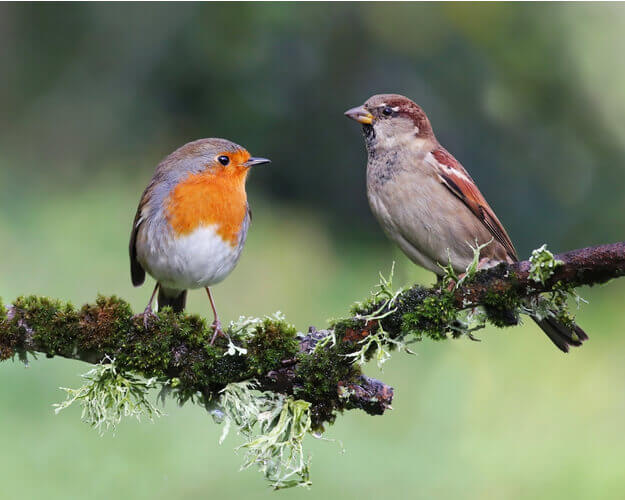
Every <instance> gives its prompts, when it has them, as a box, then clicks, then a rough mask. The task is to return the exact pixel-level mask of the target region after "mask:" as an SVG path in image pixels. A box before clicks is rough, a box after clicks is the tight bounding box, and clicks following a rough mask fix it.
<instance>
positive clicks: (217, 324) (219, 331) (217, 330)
mask: <svg viewBox="0 0 625 500" xmlns="http://www.w3.org/2000/svg"><path fill="white" fill-rule="evenodd" d="M211 327H212V328H213V331H214V332H215V333H213V338H212V339H211V345H213V344H214V343H215V339H216V338H217V336H221V337H226V338H227V339H228V340H230V336H229V335H228V334H227V333H226V332H224V331H223V330H222V328H221V321H219V320H218V319H216V320H215V321H213V324H212V325H211Z"/></svg>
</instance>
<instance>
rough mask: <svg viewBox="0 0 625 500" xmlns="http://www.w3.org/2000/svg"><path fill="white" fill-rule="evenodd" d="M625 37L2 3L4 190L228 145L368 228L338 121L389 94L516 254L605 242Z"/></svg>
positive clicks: (620, 205)
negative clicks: (424, 119)
mask: <svg viewBox="0 0 625 500" xmlns="http://www.w3.org/2000/svg"><path fill="white" fill-rule="evenodd" d="M624 29H625V7H624V6H622V5H612V6H597V5H564V4H553V5H547V4H542V5H538V4H522V5H519V4H499V5H493V4H488V5H475V4H462V5H459V4H388V3H368V4H340V3H334V4H331V5H330V4H295V3H269V4H266V3H246V4H210V3H209V4H180V5H174V4H158V5H151V6H149V7H147V6H145V5H138V4H136V5H119V4H109V5H105V4H80V5H39V4H31V5H19V4H2V5H0V67H1V68H2V70H3V71H2V73H3V77H2V79H1V80H2V81H1V83H0V110H1V116H0V152H1V153H0V155H1V156H0V162H1V165H2V166H1V172H0V173H3V174H4V175H2V176H1V178H0V181H1V182H2V185H3V186H10V185H11V184H12V183H14V182H26V181H27V180H29V179H30V180H32V179H33V176H37V177H38V179H40V182H46V183H52V184H53V185H54V184H67V183H75V184H76V185H79V183H82V182H89V179H90V178H91V176H92V175H93V174H94V172H102V171H105V172H111V174H112V175H118V176H119V178H120V179H127V178H128V176H129V175H136V176H140V177H141V178H143V179H146V178H147V177H148V176H149V175H150V173H151V171H152V170H153V168H154V166H155V164H156V162H157V161H158V160H159V159H160V158H161V157H163V156H164V155H165V154H167V153H169V152H170V151H171V150H172V149H174V148H175V147H177V146H179V145H181V144H182V143H184V142H186V141H188V140H190V139H194V138H198V137H204V136H225V137H228V138H231V139H233V140H235V141H238V142H240V143H242V144H244V145H245V146H247V147H248V148H249V149H250V150H252V151H253V152H254V153H255V154H262V155H266V156H269V157H271V158H272V159H273V160H274V163H273V165H272V167H271V168H268V169H265V171H263V172H262V173H261V172H257V175H256V176H255V178H254V179H253V185H254V186H255V187H260V188H262V189H263V190H264V191H265V192H266V193H267V194H269V195H271V196H273V197H275V198H276V199H279V200H281V201H284V202H296V203H299V204H302V205H304V204H305V205H311V204H313V205H314V207H315V210H316V211H317V212H319V213H320V214H322V215H324V216H327V220H328V221H332V222H334V223H335V224H334V225H335V227H336V228H338V229H342V228H344V227H345V226H346V225H347V224H348V225H349V227H355V228H356V229H361V230H362V229H369V228H370V226H369V225H370V224H371V222H372V221H371V218H370V215H369V212H368V208H367V206H366V199H365V197H364V195H363V193H364V173H363V169H364V163H365V154H364V147H363V145H362V141H361V139H360V138H359V132H358V130H357V127H356V126H355V124H353V123H351V122H348V121H347V120H345V119H344V118H343V117H342V111H343V110H345V109H346V108H347V107H351V106H353V105H356V104H359V103H360V102H362V101H364V99H366V98H367V97H368V96H369V95H371V94H373V93H376V92H381V91H397V92H400V93H404V94H406V95H408V96H410V97H412V98H413V99H414V100H415V101H417V102H418V103H420V104H421V105H422V106H423V107H424V109H425V110H426V111H427V112H428V114H429V115H430V117H431V120H432V122H433V124H434V127H435V130H436V131H437V134H438V137H439V139H440V140H441V142H443V143H444V145H445V146H447V147H448V149H450V150H451V151H452V153H454V154H455V155H456V156H457V157H458V158H459V159H460V161H461V162H462V163H464V164H465V166H466V167H467V168H468V169H469V170H470V172H471V173H472V174H473V175H474V177H475V178H476V180H477V181H478V183H479V185H480V186H481V188H482V190H483V191H484V193H485V195H486V197H487V199H489V200H490V201H491V203H492V205H493V206H494V208H495V209H496V211H497V212H498V214H499V215H500V216H501V218H502V219H503V221H504V223H505V224H506V225H507V226H508V227H509V229H510V232H511V234H512V236H513V238H514V239H515V240H516V241H517V243H518V246H519V250H520V252H521V253H526V252H527V251H529V250H530V249H531V248H535V247H536V246H537V244H539V243H542V242H543V241H548V242H549V243H550V245H551V246H552V248H554V249H555V250H560V249H563V248H565V247H571V246H579V245H581V244H584V243H592V242H598V241H608V240H612V239H615V238H617V237H619V236H618V235H620V234H622V232H623V229H624V228H625V222H624V219H623V217H622V216H621V214H622V213H623V210H624V209H625V196H623V190H622V186H623V177H624V175H625V172H624V164H625V162H624V158H625V92H624V91H623V90H622V89H623V88H625V65H623V64H622V53H623V49H624V48H625V47H624V45H625V37H624V36H623V35H622V33H623V32H624ZM259 170H260V169H259ZM533 220H540V221H541V223H540V224H528V221H533ZM582 233H583V236H582ZM374 234H376V235H379V236H380V238H381V233H379V232H375V233H374Z"/></svg>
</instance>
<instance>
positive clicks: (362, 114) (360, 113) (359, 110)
mask: <svg viewBox="0 0 625 500" xmlns="http://www.w3.org/2000/svg"><path fill="white" fill-rule="evenodd" d="M345 116H347V118H351V119H352V120H356V121H357V122H358V123H362V124H363V125H371V123H373V115H372V114H371V113H369V111H367V110H366V109H365V107H364V106H358V107H356V108H352V109H348V110H347V111H345Z"/></svg>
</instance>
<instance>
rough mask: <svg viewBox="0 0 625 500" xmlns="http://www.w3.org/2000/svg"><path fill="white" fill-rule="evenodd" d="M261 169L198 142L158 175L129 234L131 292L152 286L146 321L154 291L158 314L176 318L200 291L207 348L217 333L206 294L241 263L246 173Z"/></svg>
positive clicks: (244, 155) (239, 153) (219, 142)
mask: <svg viewBox="0 0 625 500" xmlns="http://www.w3.org/2000/svg"><path fill="white" fill-rule="evenodd" d="M265 163H269V160H267V159H265V158H253V157H252V156H250V154H249V153H248V152H247V151H246V150H245V149H244V148H242V147H241V146H239V145H238V144H235V143H233V142H230V141H227V140H225V139H200V140H197V141H193V142H189V143H188V144H185V145H184V146H182V147H180V148H179V149H177V150H176V151H174V152H173V153H171V154H170V155H169V156H168V157H167V158H165V159H164V160H163V161H161V163H160V164H159V165H158V167H156V172H155V173H154V176H153V177H152V180H151V181H150V183H149V184H148V187H147V188H146V189H145V191H144V192H143V195H142V196H141V201H140V202H139V208H138V209H137V213H136V215H135V219H134V222H133V224H132V231H131V233H130V274H131V277H132V284H133V285H134V286H139V285H141V284H143V282H144V280H145V273H146V271H147V272H148V273H149V274H150V275H151V276H152V277H154V279H155V280H156V286H155V287H154V291H153V292H152V296H151V298H150V301H149V302H148V305H147V307H146V309H145V313H144V321H147V318H148V317H149V315H150V314H152V302H153V301H154V296H155V295H156V292H157V291H158V308H159V310H160V309H161V308H163V307H165V306H171V307H172V309H173V310H174V311H175V312H180V311H182V310H183V309H184V307H185V303H186V297H187V289H189V288H191V289H193V288H205V289H206V293H207V294H208V298H209V300H210V304H211V308H212V310H213V315H214V319H215V321H214V323H213V328H214V330H215V334H214V336H213V339H212V341H211V343H212V342H214V340H215V337H216V336H217V334H219V333H223V332H222V330H221V322H220V321H219V316H218V314H217V309H216V308H215V303H214V301H213V297H212V294H211V291H210V288H209V287H210V286H211V285H214V284H216V283H219V282H220V281H222V280H223V279H224V278H225V277H226V276H228V274H230V272H231V271H232V270H233V269H234V267H235V265H236V264H237V262H238V260H239V257H240V255H241V251H242V250H243V246H244V245H245V239H246V237H247V230H248V228H249V225H250V219H251V216H250V209H249V206H248V203H247V195H246V192H245V180H246V178H247V174H248V172H249V169H250V167H252V166H254V165H262V164H265Z"/></svg>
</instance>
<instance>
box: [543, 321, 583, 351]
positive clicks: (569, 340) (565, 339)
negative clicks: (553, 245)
mask: <svg viewBox="0 0 625 500" xmlns="http://www.w3.org/2000/svg"><path fill="white" fill-rule="evenodd" d="M532 319H533V320H534V321H535V322H536V324H537V325H538V326H540V328H541V329H542V331H543V332H545V333H546V334H547V337H549V339H550V340H551V342H553V343H554V344H555V345H556V347H557V348H558V349H560V350H561V351H562V352H569V348H570V346H575V347H578V346H580V345H582V343H583V342H584V341H585V340H588V335H586V332H585V331H584V330H582V329H581V328H580V327H579V326H577V325H576V324H572V325H571V326H568V325H565V324H564V323H561V322H560V321H558V320H557V319H556V318H553V317H547V318H544V319H538V318H537V317H536V316H532Z"/></svg>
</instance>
